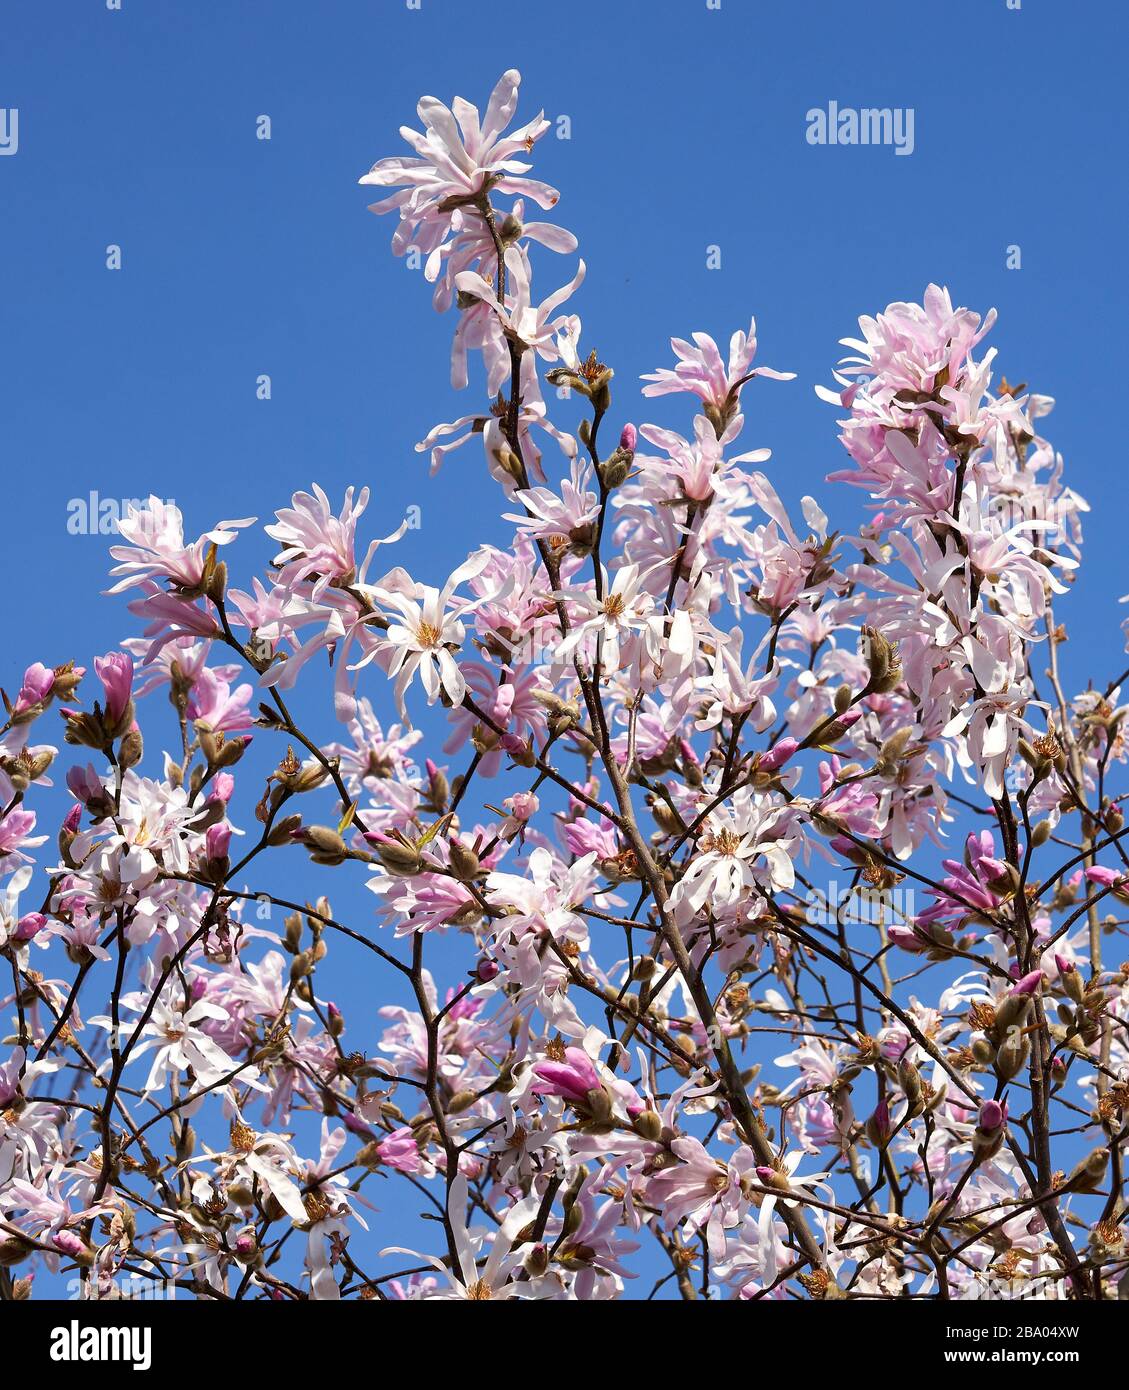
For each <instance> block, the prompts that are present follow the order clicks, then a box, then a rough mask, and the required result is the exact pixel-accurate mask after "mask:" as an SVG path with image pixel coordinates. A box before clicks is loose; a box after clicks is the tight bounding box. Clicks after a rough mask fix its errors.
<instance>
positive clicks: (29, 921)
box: [15, 912, 47, 941]
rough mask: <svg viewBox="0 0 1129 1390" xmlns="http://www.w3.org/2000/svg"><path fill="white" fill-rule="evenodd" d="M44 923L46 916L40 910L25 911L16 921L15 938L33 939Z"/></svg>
mask: <svg viewBox="0 0 1129 1390" xmlns="http://www.w3.org/2000/svg"><path fill="white" fill-rule="evenodd" d="M46 925H47V918H46V917H44V915H43V913H42V912H25V913H24V915H23V916H22V917H21V918H20V920H19V921H18V922H17V923H16V932H15V936H16V940H17V941H34V940H35V938H36V937H37V936H38V935H39V933H40V932H41V931H42V930H43V928H44V927H45V926H46Z"/></svg>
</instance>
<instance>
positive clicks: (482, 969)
mask: <svg viewBox="0 0 1129 1390" xmlns="http://www.w3.org/2000/svg"><path fill="white" fill-rule="evenodd" d="M501 968H502V967H501V966H500V965H499V964H498V962H497V961H496V960H480V961H479V962H478V965H477V966H476V967H475V971H474V973H475V974H476V975H477V976H478V978H479V979H480V980H481V981H482V983H483V984H489V983H490V981H491V980H493V979H496V978H497V976H498V974H499V973H500V971H501Z"/></svg>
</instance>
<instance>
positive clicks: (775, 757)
mask: <svg viewBox="0 0 1129 1390" xmlns="http://www.w3.org/2000/svg"><path fill="white" fill-rule="evenodd" d="M799 746H800V745H799V742H798V741H797V740H796V739H794V738H782V739H780V740H778V741H777V742H776V743H774V744H773V746H772V747H771V748H770V749H769V750H768V752H767V753H762V754H761V760H760V770H761V771H762V772H775V771H776V770H777V768H780V767H783V766H784V764H785V763H786V762H787V761H788V759H789V758H790V757H792V755H793V754H794V753H795V752H796V750H797V749H798V748H799Z"/></svg>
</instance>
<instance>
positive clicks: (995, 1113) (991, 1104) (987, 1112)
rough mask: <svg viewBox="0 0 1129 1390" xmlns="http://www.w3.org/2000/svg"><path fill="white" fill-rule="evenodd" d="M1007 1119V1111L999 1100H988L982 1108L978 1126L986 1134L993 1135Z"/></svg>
mask: <svg viewBox="0 0 1129 1390" xmlns="http://www.w3.org/2000/svg"><path fill="white" fill-rule="evenodd" d="M1006 1119H1007V1109H1006V1108H1005V1107H1004V1106H1002V1105H1001V1104H1000V1103H999V1101H998V1100H986V1101H985V1102H984V1104H983V1105H982V1106H981V1107H980V1115H979V1118H978V1119H977V1122H976V1123H977V1125H978V1126H979V1128H980V1129H982V1130H983V1131H984V1133H985V1134H992V1133H994V1132H995V1131H996V1130H997V1129H999V1128H1000V1126H1001V1125H1002V1124H1003V1122H1004V1121H1005V1120H1006Z"/></svg>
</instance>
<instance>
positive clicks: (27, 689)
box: [12, 661, 55, 716]
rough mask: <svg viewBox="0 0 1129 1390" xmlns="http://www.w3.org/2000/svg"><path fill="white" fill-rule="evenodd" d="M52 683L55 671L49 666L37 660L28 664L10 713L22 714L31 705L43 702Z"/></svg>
mask: <svg viewBox="0 0 1129 1390" xmlns="http://www.w3.org/2000/svg"><path fill="white" fill-rule="evenodd" d="M54 684H55V672H54V671H52V670H51V668H50V667H49V666H43V665H41V664H40V663H39V662H38V661H37V662H36V663H35V664H34V665H33V666H29V667H28V668H27V670H26V671H25V672H24V679H23V685H21V686H20V693H19V694H18V695H17V696H16V703H15V705H14V706H13V707H12V715H13V716H15V715H18V714H23V713H24V712H25V711H26V710H29V709H31V708H32V707H33V706H35V705H41V704H43V702H44V701H45V700H46V699H47V697H48V696H49V695H50V694H51V690H52V687H53V686H54Z"/></svg>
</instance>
